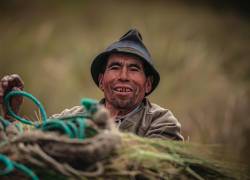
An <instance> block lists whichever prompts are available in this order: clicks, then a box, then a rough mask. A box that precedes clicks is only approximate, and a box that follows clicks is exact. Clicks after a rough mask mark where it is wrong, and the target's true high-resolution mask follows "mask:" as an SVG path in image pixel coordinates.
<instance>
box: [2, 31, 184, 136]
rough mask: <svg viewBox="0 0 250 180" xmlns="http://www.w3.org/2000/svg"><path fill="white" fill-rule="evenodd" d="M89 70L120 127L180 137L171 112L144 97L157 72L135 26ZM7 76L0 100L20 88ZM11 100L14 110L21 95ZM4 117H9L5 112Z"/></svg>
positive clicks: (156, 80)
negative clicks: (12, 90) (9, 92)
mask: <svg viewBox="0 0 250 180" xmlns="http://www.w3.org/2000/svg"><path fill="white" fill-rule="evenodd" d="M91 74H92V78H93V80H94V82H95V83H96V85H97V86H98V87H99V88H100V89H101V90H102V91H103V93H104V98H103V99H102V100H101V102H100V103H101V104H103V105H104V106H105V107H106V108H107V109H108V110H109V111H110V114H111V116H112V117H113V118H114V119H115V122H116V125H117V127H118V128H119V129H120V130H121V131H125V132H132V133H134V134H137V135H139V136H142V137H150V138H164V139H173V140H183V137H182V135H181V134H180V123H179V122H178V121H177V119H176V118H175V117H174V116H173V114H172V113H171V112H170V111H169V110H167V109H164V108H162V107H160V106H158V105H156V104H152V103H150V102H149V100H148V99H147V98H146V97H147V96H148V95H150V94H151V93H152V92H153V91H154V89H155V88H156V87H157V85H158V83H159V81H160V76H159V73H158V72H157V70H156V69H155V67H154V65H153V63H152V59H151V56H150V53H149V51H148V50H147V48H146V47H145V45H144V44H143V41H142V37H141V35H140V33H139V32H138V31H137V30H136V29H132V30H130V31H128V32H127V33H126V34H125V35H123V36H122V37H121V38H120V39H119V41H117V42H114V43H113V44H111V45H110V46H109V47H108V48H107V49H106V50H105V51H104V52H102V53H100V54H99V55H98V56H97V57H96V58H95V59H94V60H93V62H92V65H91ZM8 78H9V80H8ZM8 78H6V77H5V78H3V79H2V82H1V84H2V85H1V86H0V103H1V101H2V100H1V99H2V98H3V96H4V95H5V94H6V92H7V91H10V90H11V89H13V88H15V89H22V88H23V83H22V81H21V80H20V77H18V76H17V75H14V77H12V80H11V77H8ZM17 82H18V83H17ZM15 83H16V84H15ZM6 84H9V86H8V85H6ZM15 85H19V86H15ZM1 91H2V93H1ZM13 99H14V98H13ZM12 104H13V106H15V107H14V110H16V111H18V106H19V105H20V104H21V99H20V98H19V99H18V98H17V99H16V100H13V102H12ZM82 111H83V109H82V107H74V108H72V109H70V110H68V109H66V110H65V111H63V112H62V113H60V114H56V115H53V117H57V118H58V117H62V116H67V115H73V114H77V113H80V112H82ZM4 112H5V111H4ZM5 117H7V118H8V115H7V114H6V113H5Z"/></svg>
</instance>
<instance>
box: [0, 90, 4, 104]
mask: <svg viewBox="0 0 250 180" xmlns="http://www.w3.org/2000/svg"><path fill="white" fill-rule="evenodd" d="M3 96H4V92H3V89H2V87H1V86H0V104H3Z"/></svg>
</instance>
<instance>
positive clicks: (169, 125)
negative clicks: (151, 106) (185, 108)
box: [145, 109, 184, 141]
mask: <svg viewBox="0 0 250 180" xmlns="http://www.w3.org/2000/svg"><path fill="white" fill-rule="evenodd" d="M180 131H181V124H180V123H179V122H178V120H177V119H176V118H175V117H174V115H173V114H172V112H171V111H169V110H166V109H164V110H163V111H161V112H156V113H153V115H152V121H151V124H150V126H149V128H148V130H147V132H146V134H145V137H149V138H161V139H172V140H181V141H183V140H184V138H183V136H182V135H181V133H180Z"/></svg>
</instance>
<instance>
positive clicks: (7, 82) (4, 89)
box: [0, 74, 24, 120]
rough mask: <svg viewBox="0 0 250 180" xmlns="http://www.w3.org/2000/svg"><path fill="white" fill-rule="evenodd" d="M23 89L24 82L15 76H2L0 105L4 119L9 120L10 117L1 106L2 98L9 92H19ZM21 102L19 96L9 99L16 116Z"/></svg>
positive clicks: (3, 106)
mask: <svg viewBox="0 0 250 180" xmlns="http://www.w3.org/2000/svg"><path fill="white" fill-rule="evenodd" d="M23 88H24V82H23V80H22V79H21V77H20V76H19V75H17V74H11V75H6V76H4V77H3V78H2V79H1V81H0V105H2V110H3V116H4V118H5V119H8V120H11V117H10V116H9V115H8V114H7V112H6V107H5V105H4V104H3V99H4V96H5V95H6V94H7V93H8V92H10V91H13V90H15V91H20V90H23ZM22 102H23V98H22V97H21V96H15V97H13V98H12V99H11V102H10V104H11V107H12V109H13V111H14V112H15V113H16V114H18V112H19V109H20V106H21V104H22Z"/></svg>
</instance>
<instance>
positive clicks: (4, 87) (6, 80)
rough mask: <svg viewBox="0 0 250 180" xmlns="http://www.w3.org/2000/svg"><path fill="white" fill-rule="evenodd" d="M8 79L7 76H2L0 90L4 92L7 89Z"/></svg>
mask: <svg viewBox="0 0 250 180" xmlns="http://www.w3.org/2000/svg"><path fill="white" fill-rule="evenodd" d="M8 79H9V75H6V76H4V77H3V78H2V79H1V86H2V88H3V89H4V90H5V89H7V87H8V84H9V82H8Z"/></svg>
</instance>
